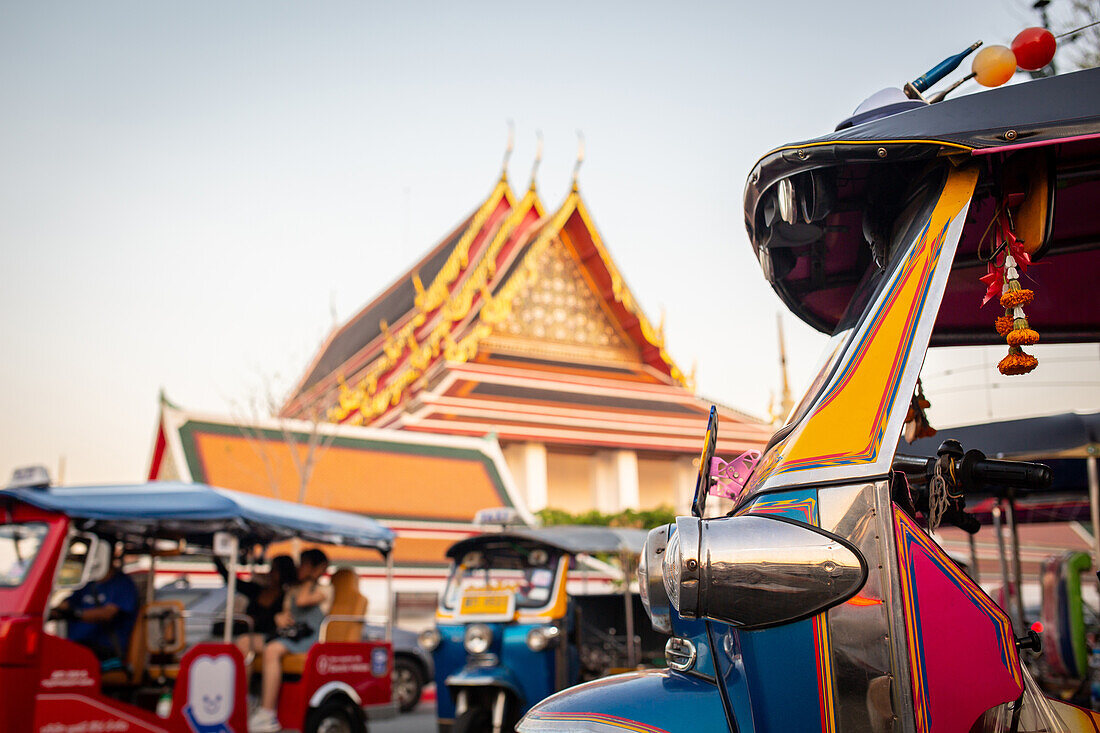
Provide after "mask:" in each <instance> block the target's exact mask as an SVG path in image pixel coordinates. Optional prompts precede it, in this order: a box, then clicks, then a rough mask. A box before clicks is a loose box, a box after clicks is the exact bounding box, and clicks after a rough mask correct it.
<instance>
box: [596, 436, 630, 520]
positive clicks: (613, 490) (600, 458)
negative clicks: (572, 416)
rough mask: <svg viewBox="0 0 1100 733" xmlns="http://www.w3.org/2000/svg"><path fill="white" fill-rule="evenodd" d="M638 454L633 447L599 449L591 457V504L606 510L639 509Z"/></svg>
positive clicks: (611, 511)
mask: <svg viewBox="0 0 1100 733" xmlns="http://www.w3.org/2000/svg"><path fill="white" fill-rule="evenodd" d="M640 503H641V502H640V500H639V495H638V454H637V453H635V452H634V451H632V450H616V451H600V452H598V453H597V454H596V456H595V457H594V458H593V460H592V504H593V508H594V509H596V510H598V511H601V512H603V513H604V514H614V513H617V512H621V511H622V510H624V509H637V508H638V507H639V505H640Z"/></svg>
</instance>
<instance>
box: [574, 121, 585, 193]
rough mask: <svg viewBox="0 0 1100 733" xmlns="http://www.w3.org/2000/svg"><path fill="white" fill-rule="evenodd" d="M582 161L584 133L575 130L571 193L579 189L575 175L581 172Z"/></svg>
mask: <svg viewBox="0 0 1100 733" xmlns="http://www.w3.org/2000/svg"><path fill="white" fill-rule="evenodd" d="M583 162H584V133H583V132H581V131H580V130H577V162H576V163H574V164H573V193H576V192H577V191H578V190H580V189H579V188H578V186H577V177H578V176H579V175H580V172H581V163H583Z"/></svg>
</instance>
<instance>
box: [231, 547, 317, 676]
mask: <svg viewBox="0 0 1100 733" xmlns="http://www.w3.org/2000/svg"><path fill="white" fill-rule="evenodd" d="M214 564H215V565H216V566H217V568H218V572H219V573H220V574H221V576H222V577H223V578H226V579H228V577H229V571H228V570H227V569H226V567H225V565H224V564H223V563H222V561H221V560H220V559H217V558H215V559H214ZM297 582H298V567H297V566H296V565H295V564H294V559H293V558H292V557H290V555H277V556H275V557H273V558H272V559H271V570H270V571H269V572H268V573H267V574H266V575H263V576H260V577H259V578H256V579H253V580H238V581H237V592H238V593H240V594H241V595H242V596H244V597H245V598H247V599H248V605H247V606H246V607H245V609H244V612H245V614H247V615H248V616H249V617H250V618H251V619H252V630H251V632H249V631H248V630H247V628H245V629H244V630H243V633H242V634H241V635H240V636H238V637H237V641H236V644H237V648H238V649H240V650H241V654H243V655H244V656H245V658H246V659H247V658H248V653H249V652H253V653H255V654H259V653H260V652H262V651H263V649H264V642H265V641H267V639H269V638H271V637H272V636H274V635H275V631H276V628H277V627H276V626H275V616H276V615H278V614H279V613H280V612H282V610H283V606H284V603H285V593H286V590H287V589H288V588H291V587H293V586H294V585H296V584H297ZM242 625H243V624H242ZM215 626H217V625H216V624H215ZM234 627H236V624H234ZM222 628H224V626H223V627H222ZM236 631H237V629H236V628H234V632H236ZM214 635H215V636H217V635H218V629H217V628H215V629H214Z"/></svg>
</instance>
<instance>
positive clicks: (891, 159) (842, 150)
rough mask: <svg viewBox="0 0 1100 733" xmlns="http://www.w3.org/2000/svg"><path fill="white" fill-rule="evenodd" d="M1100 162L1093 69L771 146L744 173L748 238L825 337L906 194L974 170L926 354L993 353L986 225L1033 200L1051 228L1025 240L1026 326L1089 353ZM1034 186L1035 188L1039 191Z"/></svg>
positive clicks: (783, 291) (779, 286)
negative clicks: (789, 217)
mask: <svg viewBox="0 0 1100 733" xmlns="http://www.w3.org/2000/svg"><path fill="white" fill-rule="evenodd" d="M948 158H949V159H950V162H948ZM1098 161H1100V68H1096V69H1087V70H1084V71H1077V72H1074V73H1070V74H1061V75H1058V76H1054V77H1050V78H1045V79H1035V80H1032V81H1027V82H1023V83H1019V84H1013V85H1010V86H1007V87H1001V88H999V89H992V90H988V91H983V92H980V93H976V94H970V95H965V96H961V97H957V98H949V99H947V100H945V101H943V102H939V103H937V104H931V105H925V106H919V104H918V106H915V107H910V108H908V109H906V110H905V111H901V112H897V113H896V114H892V115H889V116H885V117H881V118H879V119H872V120H870V121H867V122H864V123H862V124H857V125H853V126H851V127H847V128H845V129H841V130H838V131H836V132H833V133H830V134H828V135H824V136H822V137H818V138H815V139H811V140H806V141H803V142H796V143H792V144H790V145H784V146H783V147H780V148H777V149H775V150H773V151H771V152H770V153H768V154H767V155H765V156H764V157H763V158H761V159H760V161H759V162H758V163H757V164H756V165H755V166H754V167H753V169H752V171H751V172H750V174H749V179H748V182H747V183H746V186H745V195H744V211H745V226H746V228H747V230H748V233H749V238H750V240H751V242H752V246H753V249H754V250H755V252H756V255H757V259H758V260H759V261H760V263H761V266H762V268H763V269H764V271H765V276H766V277H767V278H768V280H769V282H770V283H771V285H772V287H773V288H774V289H775V291H776V293H777V294H778V295H779V296H780V298H781V299H782V300H783V301H784V303H785V304H786V305H787V306H788V307H789V308H790V309H791V310H792V311H793V312H794V313H795V314H796V315H798V316H799V317H800V318H801V319H802V320H803V321H805V322H806V323H808V324H809V325H811V326H813V327H814V328H816V329H818V330H820V331H824V332H826V333H831V332H833V331H834V329H836V327H837V325H838V323H840V322H841V320H842V318H843V315H844V313H845V310H846V308H847V306H848V304H849V302H850V301H851V298H852V296H853V293H854V291H855V289H856V287H857V285H858V283H859V282H860V281H861V279H862V278H863V277H864V274H865V273H867V272H871V271H873V269H874V267H875V264H874V263H875V261H876V260H881V259H882V258H883V253H882V252H881V251H880V249H878V248H882V247H885V246H887V245H888V240H889V237H890V233H891V231H892V228H893V225H894V224H895V222H896V219H897V217H898V216H899V215H900V214H901V212H902V211H904V209H905V207H906V205H907V203H908V202H909V201H911V198H909V197H911V196H912V195H913V187H914V186H915V185H917V184H919V183H920V182H922V181H925V180H927V178H928V177H929V176H930V175H932V174H933V173H934V172H936V171H938V172H940V173H941V174H942V172H943V171H944V170H946V168H947V167H949V166H950V165H953V164H958V165H972V166H976V167H978V168H979V169H980V171H981V178H980V180H979V182H978V185H977V189H976V191H975V194H974V196H973V200H972V202H971V205H970V208H969V211H968V214H967V219H966V222H965V226H964V229H963V232H962V237H961V240H960V242H959V245H958V249H957V251H956V254H955V259H954V263H953V270H952V273H951V276H950V281H949V283H948V286H947V290H946V291H945V294H944V298H943V303H942V306H941V307H940V311H939V317H938V320H937V322H936V326H935V329H934V330H933V333H932V340H931V343H932V345H945V346H946V345H971V344H999V343H1003V338H1002V337H1000V336H999V335H998V334H997V333H996V332H995V331H994V330H993V328H992V326H991V325H990V324H991V323H992V320H993V318H994V317H995V316H997V315H999V313H996V312H994V311H995V310H996V307H995V306H994V305H988V306H987V307H985V308H983V307H982V301H983V295H984V294H985V288H986V285H985V283H983V282H981V281H980V280H979V278H980V277H981V276H983V275H984V274H986V256H987V255H988V252H989V250H990V249H991V246H990V242H989V241H988V240H989V236H988V235H989V232H990V229H991V223H992V222H993V220H994V218H995V216H997V215H998V214H999V213H1000V212H1001V211H1002V208H1003V205H1004V203H1005V201H1006V200H1009V199H1010V198H1011V197H1014V196H1017V195H1030V192H1031V191H1033V190H1045V191H1049V192H1050V193H1049V194H1048V197H1049V203H1047V204H1045V205H1043V206H1042V210H1043V211H1046V212H1048V216H1046V217H1045V218H1044V219H1043V221H1046V222H1049V223H1048V224H1047V225H1046V228H1045V232H1044V234H1043V235H1042V236H1040V237H1039V242H1035V237H1036V235H1035V234H1034V233H1032V234H1030V235H1028V237H1027V239H1028V240H1029V241H1030V242H1032V243H1034V244H1036V246H1039V247H1040V248H1039V250H1038V251H1035V252H1033V253H1032V259H1033V260H1034V261H1035V262H1036V264H1037V265H1038V264H1041V267H1036V269H1035V270H1034V271H1033V272H1031V271H1029V272H1027V273H1026V277H1027V278H1028V279H1029V281H1030V280H1034V282H1035V284H1036V293H1037V298H1036V300H1035V301H1034V302H1033V303H1032V304H1031V306H1030V307H1029V308H1028V311H1027V315H1028V317H1029V319H1031V320H1032V322H1033V323H1035V324H1037V326H1038V328H1039V330H1040V331H1041V333H1042V342H1043V343H1065V342H1081V341H1086V342H1087V341H1095V340H1097V338H1100V310H1098V309H1097V308H1095V307H1089V306H1090V304H1095V303H1096V295H1095V292H1096V290H1095V283H1094V280H1095V276H1094V273H1095V272H1096V271H1097V269H1098V268H1100V219H1098V218H1097V217H1096V216H1095V215H1094V209H1095V206H1094V204H1095V202H1096V201H1097V200H1100V163H1098ZM785 179H786V180H788V181H789V182H790V183H791V187H792V188H793V190H794V196H795V205H794V208H795V210H796V211H795V213H794V215H793V217H794V221H793V223H789V222H788V221H784V220H783V218H782V215H781V213H778V212H779V210H780V206H779V204H780V202H779V196H778V191H779V188H780V186H779V183H780V182H781V181H782V180H785ZM1040 179H1041V180H1043V181H1046V182H1047V184H1048V185H1046V187H1045V188H1043V187H1042V186H1036V182H1037V181H1038V180H1040ZM1039 198H1047V196H1039V195H1037V196H1036V200H1038V199H1039ZM1012 205H1013V206H1015V205H1016V204H1015V203H1014V204H1012ZM807 211H810V212H811V213H809V214H807V213H806V212H807ZM807 216H809V217H810V219H812V221H808V220H807ZM1016 233H1017V234H1018V235H1020V236H1021V238H1023V235H1022V234H1021V231H1020V230H1019V229H1017V230H1016ZM871 242H874V244H873V245H872V244H871ZM1028 287H1031V286H1030V285H1028Z"/></svg>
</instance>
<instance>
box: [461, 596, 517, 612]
mask: <svg viewBox="0 0 1100 733" xmlns="http://www.w3.org/2000/svg"><path fill="white" fill-rule="evenodd" d="M511 600H512V594H511V593H468V594H466V595H464V596H462V603H461V604H460V605H459V611H458V612H459V613H460V614H461V615H463V616H505V615H507V614H508V612H509V611H510V610H511Z"/></svg>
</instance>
